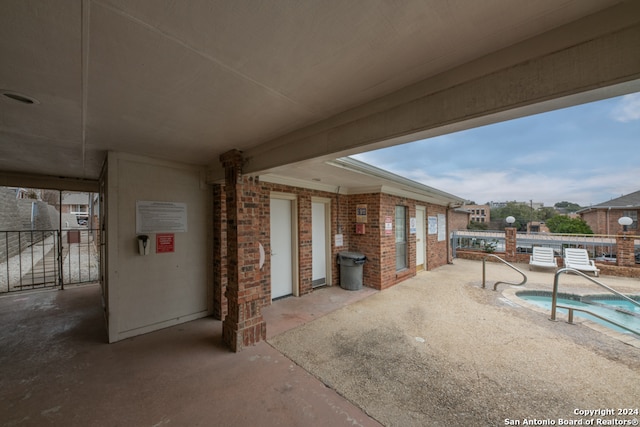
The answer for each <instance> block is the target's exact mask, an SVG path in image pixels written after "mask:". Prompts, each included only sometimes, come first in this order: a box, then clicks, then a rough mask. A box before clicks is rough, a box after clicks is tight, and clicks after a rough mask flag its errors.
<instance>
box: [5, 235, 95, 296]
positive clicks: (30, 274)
mask: <svg viewBox="0 0 640 427" xmlns="http://www.w3.org/2000/svg"><path fill="white" fill-rule="evenodd" d="M94 236H95V233H94V230H91V229H88V228H80V229H77V228H76V229H64V230H62V231H60V230H29V231H0V293H6V292H15V291H22V290H32V289H45V288H63V287H64V286H65V285H70V284H79V283H88V282H95V281H97V280H99V271H100V265H99V256H98V252H97V249H96V245H95V243H94Z"/></svg>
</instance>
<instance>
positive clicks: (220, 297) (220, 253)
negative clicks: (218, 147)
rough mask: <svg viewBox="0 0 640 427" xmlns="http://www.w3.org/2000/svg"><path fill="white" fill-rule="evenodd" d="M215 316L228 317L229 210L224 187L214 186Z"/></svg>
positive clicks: (213, 264)
mask: <svg viewBox="0 0 640 427" xmlns="http://www.w3.org/2000/svg"><path fill="white" fill-rule="evenodd" d="M212 193H213V197H212V199H213V219H212V223H213V257H212V258H213V260H212V269H213V316H214V317H215V318H216V319H219V320H223V319H224V317H225V316H226V315H227V297H226V296H225V292H226V290H227V259H226V258H227V208H226V196H225V190H224V185H220V184H216V185H213V189H212Z"/></svg>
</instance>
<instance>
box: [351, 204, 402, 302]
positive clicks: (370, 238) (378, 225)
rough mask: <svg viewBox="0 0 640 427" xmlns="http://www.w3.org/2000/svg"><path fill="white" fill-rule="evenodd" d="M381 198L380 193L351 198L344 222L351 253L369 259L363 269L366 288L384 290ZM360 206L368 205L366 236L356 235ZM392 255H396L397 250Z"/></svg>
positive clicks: (365, 225) (365, 224) (363, 280)
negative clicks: (362, 255)
mask: <svg viewBox="0 0 640 427" xmlns="http://www.w3.org/2000/svg"><path fill="white" fill-rule="evenodd" d="M381 196H382V195H381V194H380V193H375V194H354V195H351V196H349V197H348V207H347V212H346V214H347V215H346V218H345V221H344V222H343V224H345V235H346V234H348V235H349V245H348V246H346V247H347V248H348V250H349V251H350V252H360V253H362V254H364V255H365V256H366V257H367V261H366V262H365V264H364V265H363V267H362V276H363V277H362V283H363V284H364V286H368V287H370V288H374V289H382V284H383V275H382V268H383V263H382V259H383V247H382V241H381V236H382V235H384V218H382V214H381V213H380V204H381ZM345 204H346V203H345ZM358 205H367V222H366V223H364V227H365V234H356V230H355V227H356V207H357V206H358ZM381 218H382V219H381ZM345 250H346V249H345ZM392 254H395V248H394V250H393V252H392ZM394 271H395V264H394Z"/></svg>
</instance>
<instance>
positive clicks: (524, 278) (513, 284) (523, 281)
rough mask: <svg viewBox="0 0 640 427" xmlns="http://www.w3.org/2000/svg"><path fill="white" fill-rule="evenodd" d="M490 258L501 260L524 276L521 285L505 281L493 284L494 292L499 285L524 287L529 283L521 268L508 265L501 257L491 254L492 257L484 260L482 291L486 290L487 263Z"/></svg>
mask: <svg viewBox="0 0 640 427" xmlns="http://www.w3.org/2000/svg"><path fill="white" fill-rule="evenodd" d="M489 257H493V258H496V259H499V260H500V261H501V262H502V263H503V264H506V265H508V266H509V267H511V268H512V269H513V270H515V271H517V272H518V273H520V274H522V282H520V283H511V282H505V281H501V280H499V281H497V282H496V283H494V284H493V290H494V291H495V290H496V289H497V288H498V284H499V283H504V284H505V285H512V286H522V285H524V284H525V283H527V275H526V274H524V273H523V272H522V271H521V270H520V269H519V268H517V267H516V266H514V265H512V264H510V263H508V262H507V261H505V260H503V259H502V258H500V257H499V256H497V255H492V254H490V255H487V256H485V257H484V258H482V289H484V288H485V279H486V261H487V258H489Z"/></svg>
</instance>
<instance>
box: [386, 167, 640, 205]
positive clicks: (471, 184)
mask: <svg viewBox="0 0 640 427" xmlns="http://www.w3.org/2000/svg"><path fill="white" fill-rule="evenodd" d="M394 173H397V171H394ZM402 175H403V176H405V177H406V178H409V179H412V180H414V181H417V182H420V183H422V184H425V185H428V186H430V187H434V188H437V189H439V190H442V191H446V192H448V193H451V194H454V195H456V196H458V197H462V198H465V199H469V200H473V201H475V202H477V203H485V202H490V201H496V202H497V201H510V200H517V201H526V200H533V201H534V202H543V203H544V204H545V206H553V205H554V204H555V203H557V202H561V201H563V200H567V201H570V202H574V203H578V204H579V205H581V206H589V205H593V204H598V203H602V202H606V201H607V200H609V199H611V198H615V197H620V196H621V195H623V194H629V193H631V192H634V191H638V188H637V183H636V182H634V181H633V180H630V179H629V178H630V177H632V176H640V170H639V169H638V168H633V169H624V168H623V169H618V170H616V171H613V172H612V171H608V172H607V173H601V172H599V171H596V170H593V169H592V170H589V172H588V173H587V174H584V175H580V176H575V175H570V174H563V175H559V174H554V175H550V174H545V173H528V172H524V171H515V170H501V171H492V170H484V169H477V170H464V171H451V172H450V173H448V174H447V175H444V176H432V175H429V173H428V172H425V171H424V170H420V169H414V170H410V171H403V173H402Z"/></svg>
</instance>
